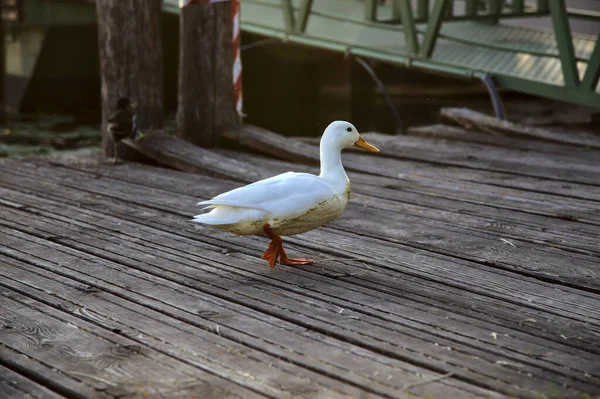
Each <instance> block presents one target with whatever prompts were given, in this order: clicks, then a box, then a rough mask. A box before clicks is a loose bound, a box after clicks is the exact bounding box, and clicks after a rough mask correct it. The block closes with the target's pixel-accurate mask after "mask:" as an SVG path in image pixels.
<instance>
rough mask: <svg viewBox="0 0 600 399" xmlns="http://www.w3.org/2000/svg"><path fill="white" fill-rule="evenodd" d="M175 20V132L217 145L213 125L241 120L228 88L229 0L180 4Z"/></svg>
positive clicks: (230, 55) (230, 58)
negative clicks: (177, 44) (176, 21)
mask: <svg viewBox="0 0 600 399" xmlns="http://www.w3.org/2000/svg"><path fill="white" fill-rule="evenodd" d="M179 21H180V22H179V23H180V28H179V29H180V37H179V40H180V45H179V46H180V47H179V97H178V100H179V101H178V102H179V104H178V107H177V125H178V127H179V132H180V136H181V137H182V138H183V139H185V140H187V141H190V142H192V143H194V144H198V145H200V146H203V147H214V146H218V145H219V135H218V132H219V130H220V129H221V128H223V127H224V126H226V125H231V124H239V123H240V122H241V121H240V117H239V116H238V114H237V112H236V110H235V100H234V93H233V71H232V68H233V20H232V10H231V2H230V1H223V2H217V3H209V4H194V3H192V4H190V5H187V6H185V7H183V8H182V9H181V14H180V19H179Z"/></svg>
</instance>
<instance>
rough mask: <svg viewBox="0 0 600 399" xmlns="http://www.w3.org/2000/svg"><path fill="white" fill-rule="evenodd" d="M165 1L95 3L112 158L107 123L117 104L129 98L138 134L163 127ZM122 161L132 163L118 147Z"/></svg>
mask: <svg viewBox="0 0 600 399" xmlns="http://www.w3.org/2000/svg"><path fill="white" fill-rule="evenodd" d="M161 3H162V0H97V1H96V9H97V15H98V45H99V46H98V47H99V49H100V74H101V92H102V147H103V149H104V154H105V155H106V156H108V157H111V156H113V152H114V151H113V142H112V140H111V138H110V137H109V136H108V134H107V129H106V126H107V119H108V117H109V115H111V114H112V113H114V112H115V111H116V104H117V100H118V99H119V98H121V97H125V98H129V100H130V101H131V103H132V104H133V105H134V113H135V115H136V125H137V127H138V129H140V130H144V129H150V128H153V129H161V128H162V127H163V124H164V108H163V96H164V88H163V87H164V86H163V85H164V83H163V66H162V44H161V28H160V16H161V15H160V13H161ZM117 151H118V153H119V157H121V158H129V159H131V158H132V157H134V155H133V154H134V153H133V151H132V150H130V149H128V148H127V147H126V146H124V145H120V146H119V149H118V150H117Z"/></svg>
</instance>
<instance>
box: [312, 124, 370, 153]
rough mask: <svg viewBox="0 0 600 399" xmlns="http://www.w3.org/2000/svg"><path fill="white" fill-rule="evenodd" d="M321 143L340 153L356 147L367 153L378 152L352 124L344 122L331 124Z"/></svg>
mask: <svg viewBox="0 0 600 399" xmlns="http://www.w3.org/2000/svg"><path fill="white" fill-rule="evenodd" d="M321 143H322V144H325V145H327V146H331V147H334V148H336V149H339V150H340V151H341V150H343V149H344V148H349V147H358V148H362V149H363V150H367V151H369V152H379V150H378V149H377V148H376V147H375V146H373V145H371V144H369V143H367V141H366V140H365V139H363V138H362V136H361V135H360V134H359V133H358V130H356V128H355V127H354V125H353V124H351V123H350V122H345V121H335V122H331V123H330V124H329V126H327V129H325V132H324V133H323V137H322V138H321Z"/></svg>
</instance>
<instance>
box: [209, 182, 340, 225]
mask: <svg viewBox="0 0 600 399" xmlns="http://www.w3.org/2000/svg"><path fill="white" fill-rule="evenodd" d="M334 195H335V192H334V190H333V189H332V188H331V187H330V186H329V185H328V184H327V183H325V182H324V181H323V180H321V179H320V178H319V177H317V176H315V175H311V174H308V173H294V172H287V173H283V174H280V175H277V176H273V177H270V178H268V179H264V180H260V181H257V182H256V183H252V184H249V185H247V186H243V187H240V188H236V189H234V190H231V191H228V192H226V193H223V194H220V195H218V196H216V197H214V198H213V199H210V200H208V201H202V202H199V203H198V205H208V207H215V206H218V205H228V206H234V207H241V208H252V209H260V210H264V211H267V212H269V213H272V214H281V215H286V216H290V217H294V215H296V214H297V215H301V214H303V213H304V212H306V211H307V210H309V209H311V208H314V207H315V206H317V205H318V204H319V203H320V202H322V201H325V200H328V199H330V198H331V197H333V196H334Z"/></svg>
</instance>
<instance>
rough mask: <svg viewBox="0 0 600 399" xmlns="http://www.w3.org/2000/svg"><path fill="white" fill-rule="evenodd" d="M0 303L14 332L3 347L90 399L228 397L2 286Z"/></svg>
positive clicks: (127, 342) (161, 359)
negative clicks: (73, 382)
mask: <svg viewBox="0 0 600 399" xmlns="http://www.w3.org/2000/svg"><path fill="white" fill-rule="evenodd" d="M0 302H1V303H2V306H1V307H0V319H1V320H2V321H3V323H4V324H5V325H9V326H11V327H12V328H10V329H9V331H8V332H5V333H3V334H2V344H3V345H4V346H6V347H8V348H11V349H13V350H14V349H18V350H19V351H20V352H22V353H23V354H25V355H27V356H29V357H31V358H34V359H38V360H39V361H41V362H44V363H47V364H48V365H51V366H52V367H53V368H55V369H57V370H60V371H61V372H62V373H64V374H67V375H70V376H73V377H75V378H77V379H79V380H82V381H85V382H86V384H88V385H90V386H92V387H94V388H95V389H96V390H98V391H100V393H97V394H96V395H93V396H92V397H102V396H104V395H102V394H101V392H106V393H107V394H108V396H125V395H132V396H135V395H140V396H144V395H163V394H166V393H168V394H170V395H172V396H173V397H186V396H187V395H189V394H190V393H191V392H194V391H200V392H205V393H207V394H209V395H210V394H212V393H213V392H214V393H225V394H228V395H231V394H232V392H227V390H226V389H223V388H225V387H218V386H215V388H212V387H210V385H209V384H212V383H216V384H218V382H217V381H216V380H215V379H214V378H212V379H208V380H203V378H202V377H203V376H202V374H206V373H205V372H202V371H201V370H196V371H195V373H194V374H189V370H186V369H189V368H188V367H185V365H184V364H177V366H175V367H174V366H173V364H174V363H175V362H173V361H172V359H171V358H169V357H168V356H165V355H162V354H159V353H158V352H156V351H153V350H150V349H143V348H141V347H140V346H139V345H137V344H136V342H135V341H134V340H131V339H128V338H124V337H123V336H121V335H119V334H117V333H115V332H112V331H106V330H104V331H101V330H100V329H99V328H98V327H97V326H95V325H94V324H93V323H89V322H85V321H83V320H81V319H77V318H76V317H73V316H71V315H69V314H67V313H65V312H60V311H57V310H55V309H52V308H50V307H48V306H46V307H44V306H42V305H41V304H40V303H39V302H36V301H32V300H31V299H30V298H28V297H26V296H24V295H22V294H20V293H17V292H16V291H14V290H12V289H10V288H8V287H6V286H4V287H3V293H2V295H1V296H0ZM42 309H43V311H42ZM205 378H206V377H205ZM247 393H248V394H250V393H249V392H247ZM234 397H244V396H238V395H234ZM254 397H259V396H258V395H256V396H254Z"/></svg>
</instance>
